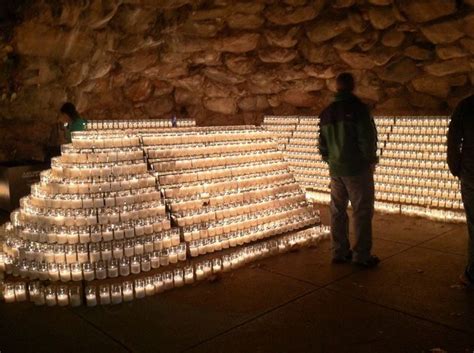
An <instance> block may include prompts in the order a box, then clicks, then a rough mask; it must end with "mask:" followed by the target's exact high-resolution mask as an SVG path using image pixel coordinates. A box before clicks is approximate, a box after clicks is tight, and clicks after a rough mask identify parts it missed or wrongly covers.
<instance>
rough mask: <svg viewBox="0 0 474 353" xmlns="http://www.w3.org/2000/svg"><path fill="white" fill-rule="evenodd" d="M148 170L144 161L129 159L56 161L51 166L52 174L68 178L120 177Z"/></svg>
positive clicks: (143, 172)
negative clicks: (81, 161)
mask: <svg viewBox="0 0 474 353" xmlns="http://www.w3.org/2000/svg"><path fill="white" fill-rule="evenodd" d="M147 171H148V168H147V165H146V163H144V162H141V161H140V162H135V161H131V162H128V163H124V162H115V163H114V164H112V163H104V164H103V165H100V164H91V165H87V164H82V165H81V164H77V165H75V166H63V165H60V164H59V163H58V165H56V166H51V172H52V175H53V176H57V177H60V178H69V179H81V180H84V179H88V178H108V177H122V176H128V175H137V174H145V173H146V172H147Z"/></svg>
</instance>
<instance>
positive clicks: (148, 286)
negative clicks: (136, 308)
mask: <svg viewBox="0 0 474 353" xmlns="http://www.w3.org/2000/svg"><path fill="white" fill-rule="evenodd" d="M155 292H156V291H155V284H154V281H153V277H147V278H146V279H145V293H146V295H147V296H150V295H153V294H155Z"/></svg>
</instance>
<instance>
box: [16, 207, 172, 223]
mask: <svg viewBox="0 0 474 353" xmlns="http://www.w3.org/2000/svg"><path fill="white" fill-rule="evenodd" d="M17 213H18V220H19V221H20V222H21V223H23V224H39V225H44V226H57V227H60V226H66V227H73V226H75V227H84V226H93V225H97V224H98V225H108V224H110V225H116V224H120V223H128V222H135V223H136V221H139V220H144V221H146V220H148V219H150V218H154V219H155V218H162V219H163V221H162V228H166V227H167V224H166V212H165V206H164V205H163V204H162V203H161V202H156V201H155V202H151V203H150V202H147V203H142V204H136V205H132V206H130V207H128V208H127V209H123V208H122V209H121V210H118V209H105V208H104V209H99V211H95V210H89V209H77V210H67V211H64V210H59V209H38V208H32V207H28V206H25V207H23V208H21V209H19V210H18V211H17Z"/></svg>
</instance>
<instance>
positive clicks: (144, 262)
mask: <svg viewBox="0 0 474 353" xmlns="http://www.w3.org/2000/svg"><path fill="white" fill-rule="evenodd" d="M141 268H142V271H143V272H148V271H150V270H151V261H150V256H149V255H143V256H142V258H141Z"/></svg>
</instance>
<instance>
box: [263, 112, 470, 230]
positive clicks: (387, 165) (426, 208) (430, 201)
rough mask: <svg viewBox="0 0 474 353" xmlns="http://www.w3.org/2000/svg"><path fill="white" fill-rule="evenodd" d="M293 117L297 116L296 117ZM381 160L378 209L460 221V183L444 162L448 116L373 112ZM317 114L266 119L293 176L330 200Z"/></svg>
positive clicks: (312, 195)
mask: <svg viewBox="0 0 474 353" xmlns="http://www.w3.org/2000/svg"><path fill="white" fill-rule="evenodd" d="M295 119H296V121H295ZM374 120H375V124H376V126H377V130H378V148H379V156H380V164H379V166H378V167H377V169H376V174H375V190H376V195H375V196H376V204H375V206H376V209H377V210H380V211H382V212H388V213H402V214H406V215H417V216H423V217H427V218H431V219H436V220H443V221H448V222H460V221H461V222H462V221H464V220H465V217H464V215H463V212H462V208H463V206H462V202H461V199H460V193H459V183H458V181H457V180H456V179H455V178H454V177H452V176H451V175H450V173H449V170H448V166H447V164H446V132H447V127H448V123H449V119H448V118H447V117H434V116H433V117H428V116H420V117H410V116H409V117H387V116H379V117H375V119H374ZM318 124H319V119H318V117H296V118H295V117H288V118H286V117H276V116H268V117H265V119H264V126H265V128H266V129H268V130H269V131H271V132H272V133H275V134H276V136H277V137H278V136H279V134H280V132H281V131H285V138H287V139H288V142H287V143H286V144H285V146H284V148H283V151H284V152H285V159H286V160H287V161H288V163H289V166H290V169H291V171H292V172H293V174H294V176H295V178H296V180H297V181H298V182H299V183H300V185H301V186H302V187H304V188H305V189H306V191H307V192H308V197H309V198H311V199H312V200H314V201H316V202H319V203H328V202H329V187H328V185H329V171H328V168H327V164H326V163H325V162H323V161H322V160H321V157H320V156H319V153H318V152H317V141H318V131H319V127H318Z"/></svg>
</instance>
